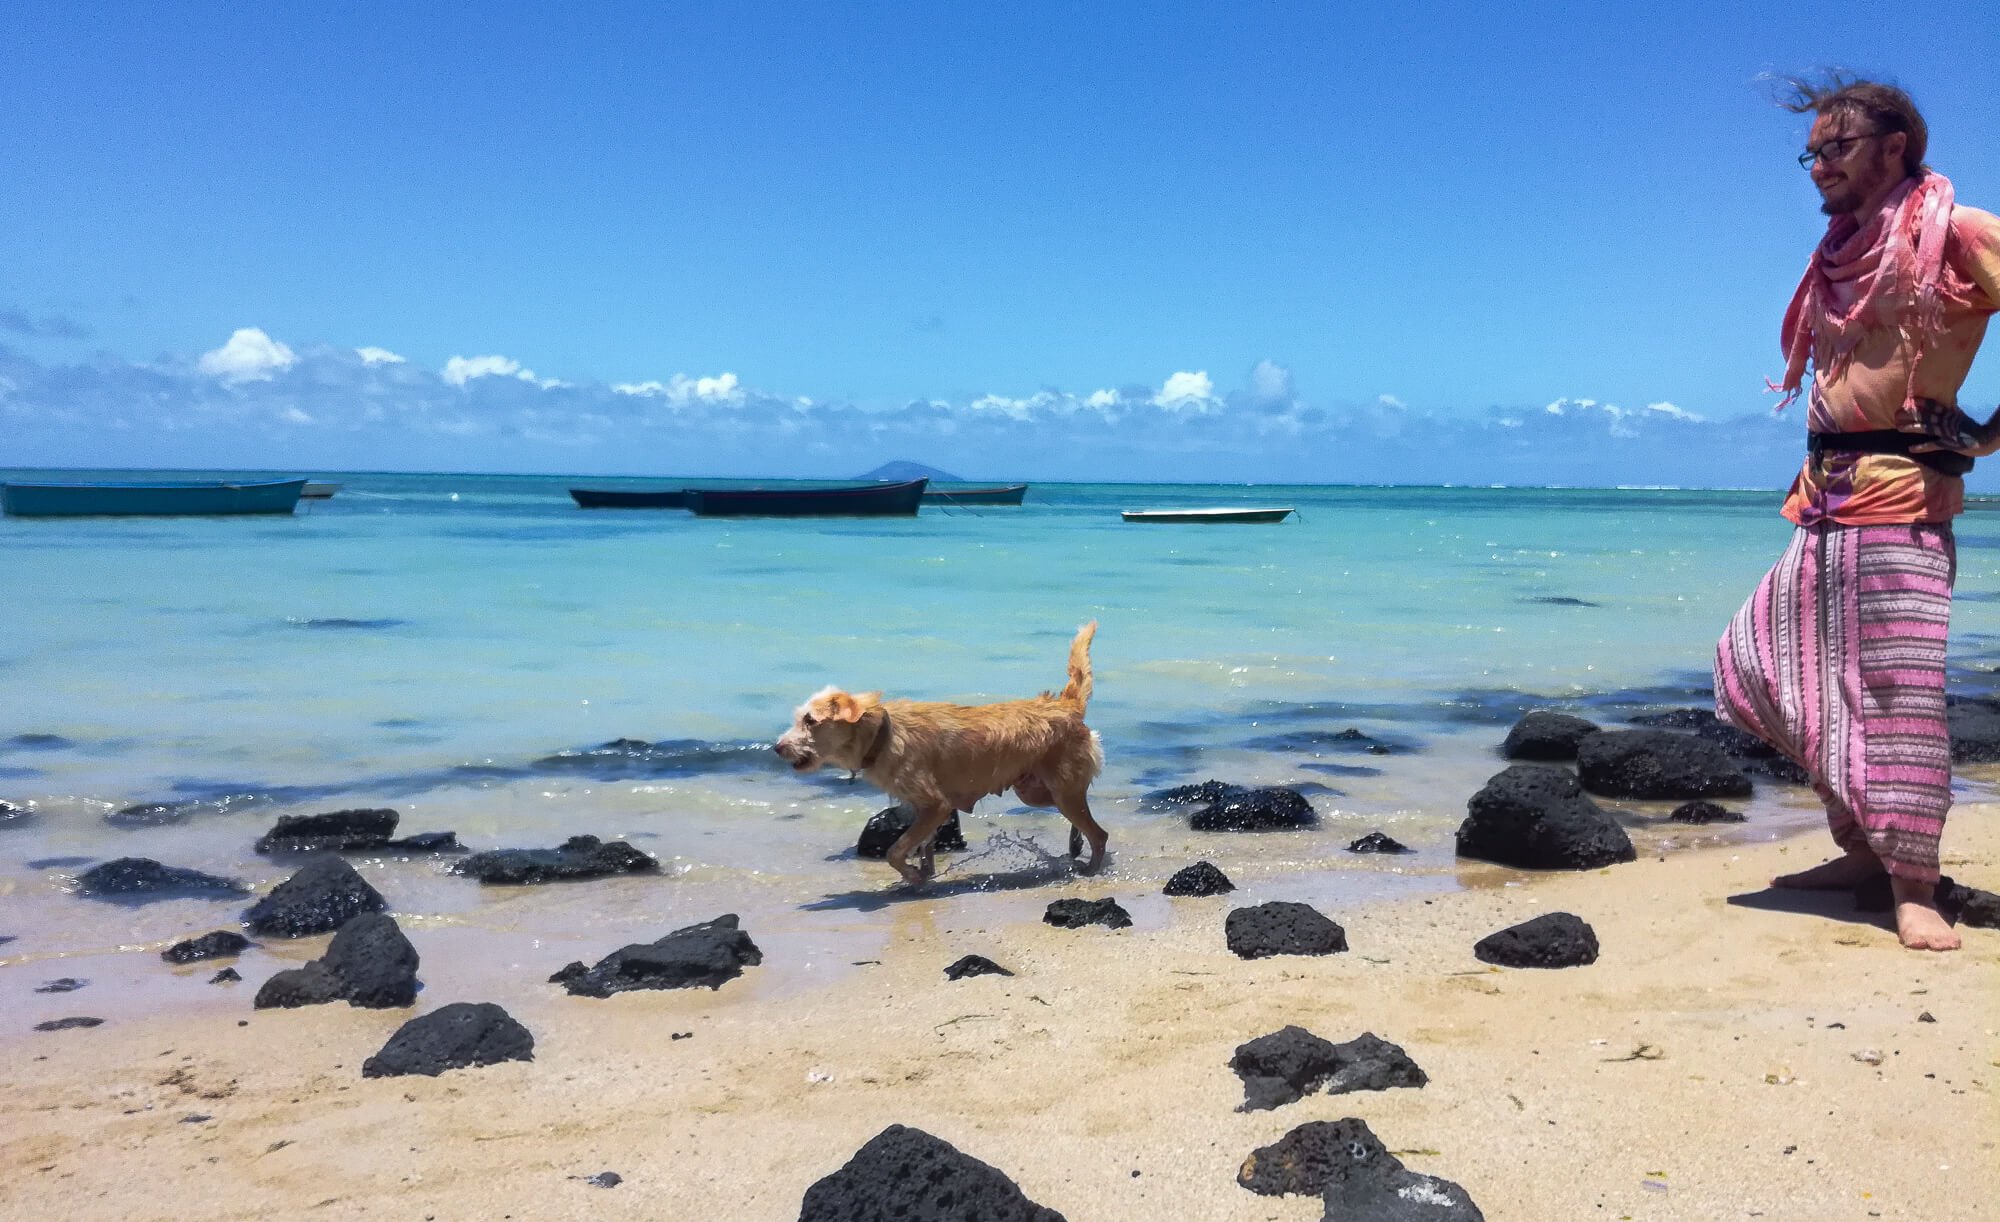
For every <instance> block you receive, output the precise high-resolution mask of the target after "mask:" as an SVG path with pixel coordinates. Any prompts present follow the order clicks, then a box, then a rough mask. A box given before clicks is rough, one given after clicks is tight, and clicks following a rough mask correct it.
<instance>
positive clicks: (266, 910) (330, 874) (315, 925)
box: [243, 853, 389, 938]
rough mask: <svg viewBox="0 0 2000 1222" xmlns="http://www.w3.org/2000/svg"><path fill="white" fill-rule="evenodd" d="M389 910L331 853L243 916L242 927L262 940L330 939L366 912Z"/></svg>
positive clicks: (379, 896) (311, 863)
mask: <svg viewBox="0 0 2000 1222" xmlns="http://www.w3.org/2000/svg"><path fill="white" fill-rule="evenodd" d="M388 906H389V904H388V901H386V900H384V899H383V898H382V894H381V892H379V891H377V890H375V888H373V887H371V886H369V885H368V883H367V881H366V880H364V879H363V878H362V877H361V875H360V874H358V873H356V872H355V869H354V867H353V866H350V865H348V864H347V863H346V862H344V861H342V860H341V859H340V858H338V857H336V856H334V855H333V854H331V853H322V854H319V855H317V856H315V857H313V858H311V859H309V860H308V861H307V862H306V864H304V865H302V866H300V867H299V868H298V870H297V872H295V873H294V874H293V875H292V876H291V877H290V878H288V879H286V880H285V881H284V882H281V883H279V884H278V885H277V886H276V887H273V888H272V889H271V893H270V894H269V895H267V896H265V897H264V898H263V899H260V900H258V901H257V902H256V903H255V904H252V905H251V906H250V910H249V911H248V912H245V913H244V914H243V922H244V924H246V925H248V926H249V927H250V930H251V932H252V933H260V934H263V935H265V936H266V937H272V938H303V937H307V936H309V935H311V934H316V933H331V932H333V931H334V930H336V929H339V928H340V927H341V926H342V925H345V924H347V922H349V921H351V920H353V919H354V918H355V917H357V916H360V915H361V914H362V913H364V912H380V911H382V910H383V909H385V908H387V907H388Z"/></svg>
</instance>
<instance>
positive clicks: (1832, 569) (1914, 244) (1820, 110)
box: [1715, 76, 2000, 950]
mask: <svg viewBox="0 0 2000 1222" xmlns="http://www.w3.org/2000/svg"><path fill="white" fill-rule="evenodd" d="M1791 84H1792V86H1793V88H1794V90H1795V93H1794V95H1793V97H1792V98H1791V99H1790V100H1789V101H1788V102H1787V103H1786V106H1787V108H1788V109H1790V110H1792V111H1794V112H1795V113H1800V114H1804V113H1811V114H1812V115H1813V116H1814V119H1813V124H1812V133H1811V135H1810V136H1809V137H1808V139H1807V144H1806V151H1805V153H1804V154H1803V155H1802V156H1801V157H1800V158H1799V163H1800V164H1801V165H1803V166H1804V167H1805V168H1806V169H1807V170H1808V171H1810V172H1811V174H1812V180H1813V185H1814V186H1815V187H1817V188H1818V189H1819V194H1820V199H1821V201H1822V203H1821V208H1820V210H1821V211H1822V212H1824V213H1826V215H1827V216H1828V217H1830V218H1831V219H1830V220H1829V221H1828V223H1827V227H1826V235H1825V237H1823V238H1822V239H1821V240H1820V243H1819V246H1818V248H1817V249H1815V250H1814V251H1813V255H1812V259H1811V261H1810V262H1809V263H1808V264H1807V266H1806V273H1805V277H1804V279H1802V280H1801V281H1800V282H1799V287H1798V290H1797V292H1795V293H1794V294H1793V296H1792V303H1791V306H1790V308H1788V309H1787V310H1786V311H1785V321H1784V330H1783V348H1784V355H1785V362H1786V364H1785V376H1784V381H1783V383H1782V386H1781V387H1779V388H1778V389H1782V390H1783V391H1784V393H1785V399H1784V402H1785V403H1790V402H1791V401H1792V400H1793V399H1796V398H1797V397H1798V396H1799V395H1800V394H1801V393H1804V394H1805V395H1806V399H1807V409H1806V413H1807V414H1806V427H1807V429H1808V447H1807V455H1806V459H1805V464H1804V466H1803V468H1802V469H1801V470H1800V471H1799V474H1798V477H1797V478H1796V479H1795V480H1793V482H1792V487H1791V492H1790V494H1789V495H1788V496H1787V497H1786V499H1785V505H1784V510H1783V512H1784V515H1785V517H1786V518H1788V519H1790V520H1791V521H1792V522H1793V523H1794V524H1795V525H1796V528H1797V529H1795V530H1794V531H1793V533H1792V539H1791V544H1790V546H1789V547H1787V548H1786V550H1785V554H1784V556H1783V557H1782V558H1781V559H1780V560H1779V561H1778V563H1777V564H1776V566H1774V567H1773V568H1772V569H1771V571H1770V572H1769V573H1768V574H1767V575H1766V576H1765V578H1764V580H1763V582H1762V584H1760V585H1759V586H1758V587H1757V592H1756V593H1755V594H1753V595H1752V596H1751V598H1750V601H1748V602H1747V603H1745V604H1744V605H1743V609H1742V610H1740V611H1738V612H1737V613H1736V616H1735V618H1734V619H1733V620H1732V621H1731V622H1730V625H1729V631H1728V632H1727V633H1726V634H1725V635H1724V636H1723V638H1722V642H1721V644H1720V645H1719V646H1718V647H1717V650H1716V659H1715V702H1716V713H1717V714H1718V715H1719V716H1721V717H1722V718H1723V719H1724V720H1726V721H1729V722H1730V723H1732V724H1734V725H1736V726H1737V727H1739V728H1741V729H1743V730H1746V731H1748V732H1749V733H1751V734H1755V735H1756V736H1757V737H1759V738H1761V739H1763V740H1764V741H1765V742H1767V743H1770V744H1771V745H1772V746H1773V747H1776V748H1777V749H1778V750H1779V751H1781V752H1782V753H1783V754H1784V755H1786V756H1787V757H1789V758H1790V759H1792V760H1793V761H1794V762H1796V763H1798V764H1799V765H1800V766H1801V767H1803V768H1804V769H1805V770H1806V771H1807V772H1808V773H1810V774H1811V777H1812V781H1813V788H1814V790H1815V791H1816V792H1817V793H1818V794H1819V796H1820V799H1821V800H1822V801H1823V802H1824V803H1825V804H1826V812H1827V822H1828V826H1829V827H1830V828H1831V830H1832V832H1833V839H1834V843H1835V844H1837V845H1838V846H1839V847H1840V848H1841V850H1842V852H1843V855H1842V856H1840V857H1838V858H1835V859H1834V860H1832V861H1828V862H1825V863H1824V864H1821V865H1819V866H1815V867H1814V868H1812V869H1810V870H1805V871H1803V872H1801V873H1798V874H1787V875H1784V876H1783V877H1780V878H1776V879H1773V880H1772V885H1773V886H1776V887H1798V888H1808V889H1815V890H1818V889H1836V888H1840V889H1844V888H1849V887H1855V886H1858V885H1860V884H1862V883H1866V882H1870V881H1871V880H1874V879H1876V878H1879V877H1880V876H1881V875H1882V874H1883V873H1885V872H1886V873H1887V874H1888V876H1889V883H1890V887H1891V889H1892V890H1893V892H1894V894H1895V901H1896V932H1897V936H1898V937H1899V938H1900V940H1901V941H1902V943H1903V945H1904V946H1908V947H1911V948H1915V949H1923V950H1954V949H1956V948H1957V947H1958V944H1959V939H1958V934H1957V932H1956V931H1954V930H1953V929H1952V927H1951V924H1950V922H1948V921H1947V920H1945V918H1944V916H1943V915H1942V914H1941V913H1939V911H1938V908H1937V903H1936V900H1935V898H1934V895H1935V890H1936V884H1937V879H1938V838H1939V836H1940V834H1941V833H1942V832H1943V830H1944V821H1945V812H1946V811H1947V810H1948V809H1949V808H1950V806H1951V739H1950V735H1949V734H1948V732H1947V730H1946V726H1945V699H1944V679H1945V665H1944V662H1945V632H1946V627H1947V624H1948V622H1949V619H1950V614H1951V586H1952V580H1953V577H1954V576H1955V574H1956V553H1955V550H1954V546H1953V541H1952V529H1951V522H1952V518H1953V517H1955V516H1956V515H1957V514H1958V513H1959V511H1960V510H1961V509H1962V508H1963V507H1964V499H1965V487H1964V483H1963V481H1962V479H1961V478H1960V477H1961V476H1962V475H1963V474H1964V473H1965V472H1966V471H1967V470H1969V469H1970V468H1971V466H1972V463H1971V459H1972V458H1973V457H1976V456H1980V455H1985V454H1990V453H1993V452H1994V451H1995V450H1996V449H2000V412H1995V413H1994V418H1992V419H1988V420H1987V421H1986V422H1985V423H1984V424H1981V423H1979V422H1978V421H1975V420H1973V419H1972V418H1971V417H1969V416H1967V415H1966V414H1965V413H1964V412H1962V411H1960V410H1959V409H1958V405H1957V402H1958V400H1957V396H1958V389H1959V387H1960V386H1961V385H1962V384H1963V383H1964V381H1965V376H1966V373H1967V371H1968V370H1969V369H1970V368H1971V366H1972V360H1973V356H1974V355H1975V354H1976V353H1977V351H1978V349H1979V344H1980V341H1981V340H1982V339H1984V338H1985V335H1986V321H1987V318H1988V317H1989V316H1990V315H1991V314H1993V313H1994V312H1995V310H1996V309H2000V219H1996V218H1995V217H1994V216H1993V215H1992V214H1991V213H1988V212H1982V211H1980V210H1978V209H1975V208H1964V207H1959V206H1957V205H1956V204H1955V202H1954V199H1953V195H1952V186H1951V182H1950V180H1948V179H1946V178H1945V177H1944V175H1942V174H1939V173H1937V172H1936V171H1934V170H1932V169H1931V168H1930V167H1929V166H1927V165H1925V164H1924V153H1925V148H1926V145H1927V144H1928V142H1929V131H1928V129H1927V127H1926V126H1925V124H1924V120H1923V116H1922V115H1920V114H1919V113H1918V112H1917V108H1916V105H1915V103H1913V102H1912V101H1911V100H1910V97H1909V95H1908V94H1906V93H1904V92H1903V91H1902V90H1900V89H1897V88H1895V87H1893V86H1890V85H1884V84H1879V83H1876V82H1872V81H1863V80H1852V79H1844V78H1841V77H1838V76H1836V77H1835V78H1833V79H1832V80H1830V81H1829V82H1827V83H1825V84H1812V83H1808V82H1805V81H1793V82H1791ZM1808 375H1809V376H1808ZM1782 406H1783V404H1781V405H1780V407H1781V408H1782Z"/></svg>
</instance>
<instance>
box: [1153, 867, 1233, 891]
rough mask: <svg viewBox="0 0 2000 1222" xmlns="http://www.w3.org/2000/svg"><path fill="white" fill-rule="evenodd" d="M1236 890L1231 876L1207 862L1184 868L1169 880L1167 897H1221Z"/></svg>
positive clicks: (1175, 872)
mask: <svg viewBox="0 0 2000 1222" xmlns="http://www.w3.org/2000/svg"><path fill="white" fill-rule="evenodd" d="M1234 890H1236V884H1235V883H1232V882H1230V881H1229V876H1228V875H1227V874H1224V873H1223V872H1222V871H1221V870H1219V869H1217V868H1216V867H1214V866H1213V865H1210V864H1209V863H1208V862H1205V861H1197V862H1195V863H1194V864H1193V865H1191V866H1182V867H1181V868H1180V869H1178V870H1176V871H1174V876H1173V877H1172V878H1170V879H1168V880H1167V886H1166V889H1165V894H1167V895H1221V894H1223V893H1225V892H1229V891H1234Z"/></svg>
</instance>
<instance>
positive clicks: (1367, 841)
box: [1347, 832, 1416, 853]
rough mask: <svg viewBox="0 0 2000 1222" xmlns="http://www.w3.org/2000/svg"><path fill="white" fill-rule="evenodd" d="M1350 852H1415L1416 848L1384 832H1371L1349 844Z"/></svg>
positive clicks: (1348, 849)
mask: <svg viewBox="0 0 2000 1222" xmlns="http://www.w3.org/2000/svg"><path fill="white" fill-rule="evenodd" d="M1347 851H1348V852H1350V853H1414V852H1416V850H1415V849H1412V848H1411V847H1410V846H1408V845H1406V844H1404V843H1402V842H1401V841H1399V840H1394V839H1391V838H1390V837H1389V836H1388V835H1387V834H1385V833H1383V832H1370V833H1368V834H1367V835H1366V836H1363V837H1362V838H1361V839H1359V840H1356V841H1354V842H1353V843H1351V844H1349V845H1348V846H1347Z"/></svg>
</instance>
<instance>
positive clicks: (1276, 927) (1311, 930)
mask: <svg viewBox="0 0 2000 1222" xmlns="http://www.w3.org/2000/svg"><path fill="white" fill-rule="evenodd" d="M1223 937H1224V940H1225V941H1227V942H1228V944H1229V949H1230V950H1231V951H1233V952H1235V953H1236V954H1237V955H1238V956H1240V957H1242V958H1244V959H1265V958H1269V957H1270V956H1272V955H1332V954H1338V953H1340V952H1341V951H1344V950H1346V949H1347V931H1346V930H1344V929H1342V928H1341V927H1340V926H1339V925H1337V924H1335V923H1334V921H1333V920H1332V919H1331V918H1329V917H1327V916H1325V915H1323V914H1322V913H1320V912H1319V911H1318V910H1316V909H1314V908H1313V907H1312V906H1311V905H1310V904H1295V903H1291V902H1289V901H1285V900H1273V901H1272V902H1270V903H1268V904H1258V905H1257V906H1256V907H1254V908H1238V909H1236V910H1235V911H1233V912H1231V913H1230V914H1229V916H1228V918H1227V919H1226V920H1225V921H1224V922H1223Z"/></svg>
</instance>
